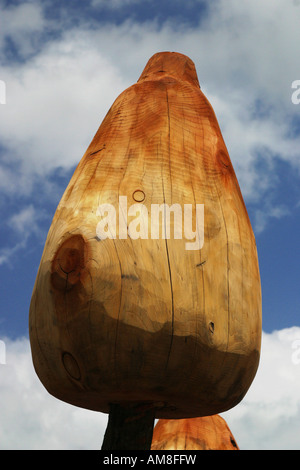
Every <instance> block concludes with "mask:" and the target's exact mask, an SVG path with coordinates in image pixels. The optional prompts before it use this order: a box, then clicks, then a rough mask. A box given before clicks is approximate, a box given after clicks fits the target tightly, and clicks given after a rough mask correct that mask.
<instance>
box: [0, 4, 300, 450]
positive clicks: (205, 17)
mask: <svg viewBox="0 0 300 470" xmlns="http://www.w3.org/2000/svg"><path fill="white" fill-rule="evenodd" d="M299 26H300V0H259V1H258V0H244V1H243V2H240V1H238V0H226V1H225V0H213V1H210V2H208V0H206V1H205V0H184V1H183V0H172V1H171V0H170V1H168V0H160V1H156V0H154V1H150V0H111V1H106V0H87V1H85V2H80V1H78V0H74V1H64V2H59V1H56V0H52V1H51V0H45V1H41V0H32V1H23V2H21V1H4V0H0V213H1V224H0V289H1V290H0V400H1V404H2V406H1V412H0V413H1V414H0V449H55V448H59V449H90V448H91V449H97V448H100V446H101V442H102V436H103V433H104V430H105V426H106V422H107V415H104V414H101V413H93V412H90V411H87V410H81V409H79V408H76V407H72V406H71V405H67V404H65V403H63V402H59V401H58V400H56V399H54V398H53V397H51V396H50V395H49V394H48V392H47V391H46V390H45V389H44V388H43V386H42V385H41V383H40V382H39V380H38V378H37V376H36V375H35V372H34V370H33V366H32V361H31V354H30V346H29V340H28V311H29V304H30V299H31V294H32V289H33V284H34V281H35V277H36V274H37V270H38V266H39V262H40V259H41V255H42V250H43V247H44V243H45V240H46V237H47V233H48V230H49V227H50V225H51V221H52V218H53V215H54V213H55V210H56V207H57V205H58V203H59V201H60V199H61V196H62V194H63V192H64V190H65V188H66V186H67V185H68V182H69V180H70V178H71V176H72V174H73V172H74V169H75V167H76V165H77V163H78V162H79V161H80V159H81V157H82V155H83V154H84V152H85V150H86V149H87V147H88V145H89V143H90V142H91V140H92V138H93V136H94V134H95V132H96V130H97V129H98V127H99V125H100V124H101V122H102V120H103V118H104V116H105V114H106V113H107V111H108V109H109V108H110V106H111V105H112V103H113V102H114V100H115V99H116V98H117V97H118V95H119V94H120V93H121V92H122V91H123V90H125V89H126V88H127V87H129V86H130V85H132V84H134V83H135V82H136V81H137V80H138V78H139V76H140V74H141V72H142V70H143V68H144V66H145V65H146V63H147V61H148V59H149V58H150V57H151V56H152V55H153V54H154V53H156V52H160V51H175V52H180V53H183V54H185V55H187V56H189V57H190V58H191V59H192V60H193V62H194V63H195V66H196V70H197V74H198V78H199V82H200V86H201V89H202V91H203V93H204V94H205V96H206V97H207V98H208V100H209V101H210V103H211V104H212V106H213V108H214V111H215V113H216V116H217V119H218V121H219V124H220V127H221V131H222V134H223V137H224V140H225V143H226V146H227V149H228V151H229V155H230V157H231V160H232V163H233V167H234V169H235V172H236V175H237V178H238V181H239V184H240V187H241V191H242V194H243V197H244V200H245V203H246V207H247V210H248V213H249V217H250V220H251V223H252V227H253V231H254V234H255V238H256V243H257V250H258V258H259V267H260V275H261V286H262V312H263V334H262V351H261V361H260V366H259V369H258V372H257V375H256V377H255V379H254V382H253V384H252V386H251V387H250V390H249V392H248V393H247V395H246V397H245V398H244V399H243V401H242V402H241V403H240V404H239V405H237V406H236V407H235V408H233V409H232V410H229V411H228V412H226V413H224V414H222V416H223V417H224V418H225V419H226V421H227V423H228V425H229V426H230V428H231V430H232V432H233V434H234V436H235V438H236V441H237V443H238V445H239V447H240V448H242V449H253V450H254V449H298V450H299V449H300V425H299V422H300V393H299V392H300V353H299V354H298V352H299V349H300V318H299V314H300V285H299V281H300V275H299V266H300V250H299V234H300V184H299V183H300V103H299V101H300V99H298V97H299V98H300V92H299V95H297V88H292V84H293V83H294V82H295V81H297V80H300V61H299V55H300V51H299V44H300V27H299ZM296 85H297V83H296ZM296 85H295V84H294V86H296ZM299 85H300V82H299ZM1 351H2V353H1ZM3 351H4V352H3Z"/></svg>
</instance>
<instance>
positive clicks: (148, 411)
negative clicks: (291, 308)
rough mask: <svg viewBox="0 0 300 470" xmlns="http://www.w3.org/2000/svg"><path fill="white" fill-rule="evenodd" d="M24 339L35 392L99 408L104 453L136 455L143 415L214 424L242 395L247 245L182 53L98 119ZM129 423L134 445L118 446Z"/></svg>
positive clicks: (231, 180)
mask: <svg viewBox="0 0 300 470" xmlns="http://www.w3.org/2000/svg"><path fill="white" fill-rule="evenodd" d="M241 140H242V136H241ZM241 148H242V145H241ZM203 208H204V217H203ZM198 210H199V211H198ZM201 210H202V212H201ZM180 211H181V212H180ZM198 212H199V213H198ZM175 213H176V214H175ZM201 214H202V215H201ZM175 215H176V217H175ZM197 215H199V217H197ZM181 216H182V218H181ZM175 219H176V220H175ZM29 330H30V342H31V349H32V357H33V363H34V366H35V370H36V372H37V375H38V376H39V378H40V380H41V382H42V383H43V384H44V386H45V387H46V389H47V390H48V391H49V393H51V394H52V395H54V396H55V397H57V398H59V399H60V400H64V401H66V402H68V403H71V404H73V405H76V406H80V407H84V408H88V409H91V410H97V411H100V412H104V413H109V414H110V417H109V425H108V430H107V436H106V439H105V443H104V444H103V446H104V448H107V446H108V447H109V448H113V446H118V447H119V448H120V446H125V447H126V446H128V445H132V446H134V447H132V448H137V447H138V446H141V448H145V447H143V446H148V447H146V448H149V446H150V444H151V437H152V432H153V423H154V417H157V418H167V419H169V418H188V417H196V416H207V415H211V414H217V413H220V412H222V411H225V410H228V409H229V408H231V407H234V406H235V405H236V404H237V403H239V402H240V400H241V399H242V398H243V397H244V395H245V393H246V392H247V390H248V388H249V386H250V384H251V383H252V381H253V378H254V376H255V374H256V370H257V367H258V362H259V356H260V340H261V290H260V276H259V268H258V259H257V251H256V244H255V239H254V235H253V231H252V228H251V224H250V221H249V218H248V214H247V210H246V207H245V204H244V201H243V198H242V195H241V191H240V188H239V185H238V181H237V178H236V176H235V173H234V170H233V167H232V164H231V161H230V158H229V155H228V152H227V149H226V146H225V143H224V140H223V138H222V134H221V131H220V128H219V125H218V123H217V119H216V117H215V114H214V111H213V109H212V107H211V105H210V104H209V102H208V101H207V99H206V98H205V96H204V94H203V93H202V91H201V90H200V87H199V83H198V78H197V74H196V70H195V66H194V64H193V62H192V61H191V60H190V59H189V58H188V57H186V56H184V55H182V54H178V53H170V52H163V53H158V54H155V55H154V56H153V57H152V58H151V59H150V60H149V62H148V63H147V65H146V67H145V69H144V71H143V73H142V75H141V77H140V78H139V80H138V82H137V83H136V84H134V85H133V86H131V87H130V88H128V89H127V90H125V91H124V92H123V93H122V94H121V95H120V96H119V97H118V98H117V99H116V101H115V102H114V103H113V105H112V107H111V108H110V110H109V111H108V113H107V115H106V117H105V119H104V120H103V122H102V124H101V125H100V127H99V129H98V131H97V133H96V135H95V137H94V138H93V140H92V142H91V144H90V146H89V147H88V149H87V151H86V153H85V154H84V156H83V158H82V160H81V161H80V162H79V164H78V166H77V168H76V170H75V172H74V175H73V177H72V179H71V181H70V183H69V185H68V187H67V188H66V191H65V193H64V195H63V197H62V199H61V201H60V203H59V205H58V207H57V210H56V213H55V215H54V218H53V221H52V225H51V227H50V230H49V233H48V237H47V240H46V244H45V248H44V252H43V255H42V259H41V263H40V267H39V270H38V274H37V278H36V282H35V286H34V290H33V295H32V301H31V307H30V315H29ZM132 416H135V418H136V419H135V420H134V419H133V418H132ZM137 417H138V418H139V419H137ZM139 420H141V421H143V420H144V421H145V423H146V422H147V423H148V424H147V426H148V430H149V432H146V433H145V436H147V437H145V438H144V440H143V439H142V438H141V439H140V441H141V442H140V443H137V442H133V441H131V444H125V443H124V442H119V441H118V439H119V437H120V436H119V437H118V436H117V435H118V433H117V434H116V433H115V428H116V426H117V428H120V427H121V426H123V427H124V429H126V426H127V425H128V426H129V423H131V424H130V426H133V427H134V423H136V425H138V422H139ZM147 426H146V424H145V427H147ZM123 435H124V436H127V437H128V439H129V440H130V439H132V436H133V435H137V433H136V432H135V431H134V430H133V431H132V433H131V432H128V433H126V432H124V433H123ZM113 436H114V437H113ZM116 436H117V437H116ZM149 436H150V437H149ZM149 439H150V440H149ZM112 441H114V442H115V443H112ZM121 441H122V438H121ZM146 441H147V444H145V442H146ZM118 447H117V448H118ZM115 448H116V447H115ZM126 448H127V447H126Z"/></svg>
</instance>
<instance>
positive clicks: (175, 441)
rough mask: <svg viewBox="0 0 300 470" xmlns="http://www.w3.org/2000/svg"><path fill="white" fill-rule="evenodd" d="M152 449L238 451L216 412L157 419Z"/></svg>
mask: <svg viewBox="0 0 300 470" xmlns="http://www.w3.org/2000/svg"><path fill="white" fill-rule="evenodd" d="M151 450H239V447H238V445H237V443H236V440H235V439H234V437H233V435H232V432H231V431H230V429H229V427H228V425H227V423H226V421H225V420H224V419H223V418H221V416H219V415H213V416H203V417H201V418H189V419H160V420H159V421H158V422H157V424H156V426H155V428H154V432H153V438H152V446H151Z"/></svg>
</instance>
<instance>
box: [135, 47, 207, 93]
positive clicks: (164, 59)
mask: <svg viewBox="0 0 300 470" xmlns="http://www.w3.org/2000/svg"><path fill="white" fill-rule="evenodd" d="M159 76H161V78H162V79H166V78H167V77H168V78H169V79H170V78H171V77H173V79H176V80H182V81H187V82H189V83H191V84H192V85H194V86H197V87H199V86H200V85H199V81H198V76H197V72H196V68H195V64H194V62H193V61H192V60H191V59H190V58H189V57H187V56H186V55H184V54H180V53H179V52H157V53H156V54H154V55H153V56H152V57H151V58H150V59H149V60H148V62H147V64H146V67H145V68H144V70H143V72H142V74H141V76H140V78H139V80H138V82H141V81H143V80H151V79H155V80H157V79H158V77H159Z"/></svg>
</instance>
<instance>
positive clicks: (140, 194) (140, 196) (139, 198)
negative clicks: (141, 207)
mask: <svg viewBox="0 0 300 470" xmlns="http://www.w3.org/2000/svg"><path fill="white" fill-rule="evenodd" d="M132 197H133V199H134V200H135V201H136V202H143V201H144V199H145V197H146V195H145V193H144V191H142V190H141V189H137V190H136V191H134V193H133V195H132Z"/></svg>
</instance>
